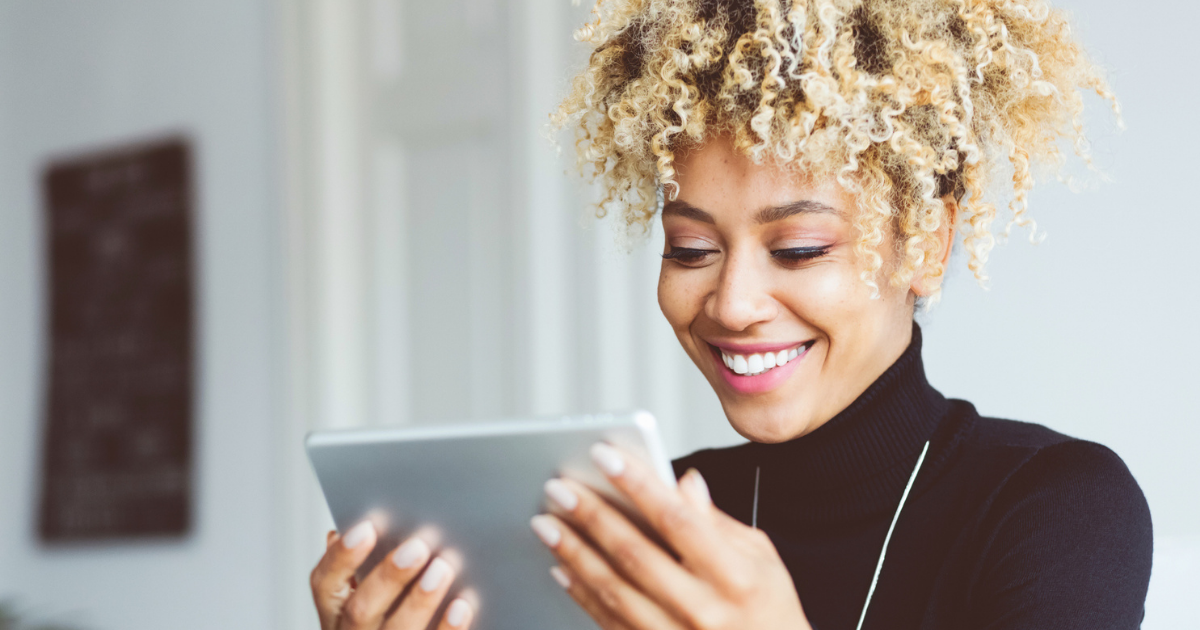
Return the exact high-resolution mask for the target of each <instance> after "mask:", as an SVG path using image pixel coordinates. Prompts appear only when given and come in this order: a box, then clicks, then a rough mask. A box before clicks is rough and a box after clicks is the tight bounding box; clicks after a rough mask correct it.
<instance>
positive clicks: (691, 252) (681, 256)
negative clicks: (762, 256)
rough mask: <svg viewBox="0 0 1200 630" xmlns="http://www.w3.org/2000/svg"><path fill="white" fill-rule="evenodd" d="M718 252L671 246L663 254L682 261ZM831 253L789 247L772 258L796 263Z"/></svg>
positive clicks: (777, 250)
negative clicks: (669, 249)
mask: <svg viewBox="0 0 1200 630" xmlns="http://www.w3.org/2000/svg"><path fill="white" fill-rule="evenodd" d="M715 253H717V251H716V250H713V249H695V248H692V247H671V251H669V252H667V253H665V254H663V255H662V257H663V258H664V259H666V260H678V261H679V262H680V263H683V264H687V263H689V262H691V263H696V262H700V260H701V259H703V258H704V257H705V256H708V255H709V254H715ZM827 253H829V247H789V248H788V249H776V250H772V251H771V258H775V259H776V260H780V261H782V262H783V264H785V265H788V264H796V263H799V262H803V261H805V260H812V259H814V258H820V257H821V256H824V255H825V254H827Z"/></svg>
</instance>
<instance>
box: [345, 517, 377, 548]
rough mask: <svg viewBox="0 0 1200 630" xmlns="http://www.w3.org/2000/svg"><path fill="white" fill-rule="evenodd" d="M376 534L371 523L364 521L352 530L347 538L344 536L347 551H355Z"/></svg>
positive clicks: (347, 534)
mask: <svg viewBox="0 0 1200 630" xmlns="http://www.w3.org/2000/svg"><path fill="white" fill-rule="evenodd" d="M374 534H375V526H374V525H372V524H371V521H363V522H361V523H359V524H358V525H355V526H354V527H351V528H350V531H348V532H346V535H345V536H342V544H343V545H345V546H346V548H347V549H354V548H355V547H358V546H359V545H361V544H363V543H364V542H366V541H367V539H368V538H370V537H371V536H373V535H374Z"/></svg>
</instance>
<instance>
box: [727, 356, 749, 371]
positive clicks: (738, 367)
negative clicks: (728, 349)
mask: <svg viewBox="0 0 1200 630" xmlns="http://www.w3.org/2000/svg"><path fill="white" fill-rule="evenodd" d="M731 369H732V370H733V371H734V372H737V373H738V374H745V373H746V372H749V371H750V370H749V369H747V366H746V357H744V356H742V355H740V354H737V355H734V357H733V367H732V368H731Z"/></svg>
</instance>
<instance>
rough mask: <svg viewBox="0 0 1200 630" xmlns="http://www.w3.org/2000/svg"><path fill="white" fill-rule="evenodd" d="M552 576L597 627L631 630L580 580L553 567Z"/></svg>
mask: <svg viewBox="0 0 1200 630" xmlns="http://www.w3.org/2000/svg"><path fill="white" fill-rule="evenodd" d="M550 575H551V576H552V577H553V578H554V581H555V582H558V585H559V586H561V587H563V590H565V591H566V592H567V594H568V595H570V596H571V599H573V600H575V603H576V604H579V607H580V608H582V609H583V611H584V612H586V613H587V614H588V616H589V617H591V618H592V621H595V622H596V625H598V626H600V627H601V628H603V630H631V629H630V627H629V626H628V625H626V624H625V623H624V622H622V621H620V620H618V619H617V618H616V617H615V616H613V613H612V612H611V611H609V610H608V609H607V608H605V607H604V605H603V604H601V603H600V599H599V598H597V597H596V594H595V593H593V592H592V591H591V590H590V589H588V587H587V586H585V585H583V584H582V583H581V582H579V580H578V579H573V578H572V577H571V575H570V574H569V573H568V572H567V570H566V569H563V568H562V567H551V568H550Z"/></svg>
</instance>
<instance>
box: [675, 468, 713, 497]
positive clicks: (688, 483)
mask: <svg viewBox="0 0 1200 630" xmlns="http://www.w3.org/2000/svg"><path fill="white" fill-rule="evenodd" d="M680 485H681V486H683V492H684V494H686V495H687V496H688V498H690V499H692V500H693V501H695V502H696V503H698V504H700V505H711V504H712V495H711V494H709V492H708V484H707V483H705V481H704V477H703V476H702V475H701V474H700V471H699V470H696V469H695V468H691V469H689V470H688V471H687V473H686V474H685V475H684V476H683V479H682V483H681V484H680Z"/></svg>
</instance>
